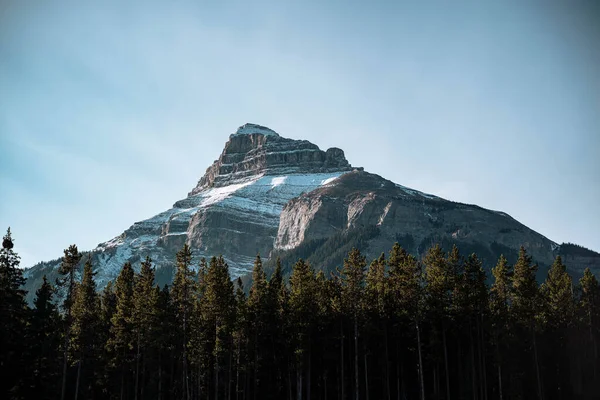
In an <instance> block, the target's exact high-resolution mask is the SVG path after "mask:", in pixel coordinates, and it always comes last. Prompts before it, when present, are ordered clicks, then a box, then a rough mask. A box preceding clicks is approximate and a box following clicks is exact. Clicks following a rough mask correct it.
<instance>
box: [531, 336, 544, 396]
mask: <svg viewBox="0 0 600 400" xmlns="http://www.w3.org/2000/svg"><path fill="white" fill-rule="evenodd" d="M531 335H532V337H533V355H534V358H535V374H536V377H537V386H538V398H539V399H540V400H544V393H543V391H542V379H541V376H540V364H539V361H538V351H537V340H536V339H535V331H534V330H533V328H532V329H531Z"/></svg>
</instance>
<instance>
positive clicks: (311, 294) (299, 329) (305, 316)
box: [289, 259, 317, 400]
mask: <svg viewBox="0 0 600 400" xmlns="http://www.w3.org/2000/svg"><path fill="white" fill-rule="evenodd" d="M316 293H317V291H316V282H315V273H314V270H313V269H312V267H311V266H310V265H309V264H308V263H307V262H305V261H304V260H302V259H300V260H298V262H297V263H296V264H295V265H294V268H293V270H292V275H291V277H290V295H289V307H290V325H291V330H292V332H294V337H293V343H294V344H293V346H294V355H295V361H296V366H295V369H296V400H302V399H303V398H304V397H303V395H302V393H303V389H304V379H303V378H304V377H308V376H310V367H311V362H312V360H311V357H312V353H311V346H310V345H311V337H312V334H313V332H314V328H315V326H314V325H315V317H316V313H317V304H316V299H317V296H316ZM307 379H308V378H307ZM307 391H308V389H307Z"/></svg>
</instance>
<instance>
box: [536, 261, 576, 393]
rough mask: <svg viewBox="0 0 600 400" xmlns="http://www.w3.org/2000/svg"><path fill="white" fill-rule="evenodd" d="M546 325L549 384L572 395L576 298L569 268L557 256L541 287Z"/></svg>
mask: <svg viewBox="0 0 600 400" xmlns="http://www.w3.org/2000/svg"><path fill="white" fill-rule="evenodd" d="M541 295H542V296H543V304H544V307H543V314H542V317H543V322H544V324H545V325H546V327H547V336H548V338H547V346H549V347H550V348H552V349H553V351H552V352H551V353H550V352H547V355H546V357H545V361H546V362H545V363H544V364H545V365H550V366H551V367H549V368H546V370H547V372H546V374H547V375H549V376H550V379H548V380H547V385H550V386H551V387H552V391H556V393H557V394H558V395H559V396H558V397H562V396H568V397H570V396H572V394H571V393H569V391H568V385H569V381H570V378H569V374H570V368H568V358H569V352H568V334H569V329H570V327H571V325H572V323H573V319H574V314H575V300H574V298H573V281H572V279H571V276H570V275H569V274H568V273H567V268H566V266H565V265H564V264H563V263H562V259H561V257H560V256H557V257H556V259H555V260H554V263H553V264H552V267H551V268H550V270H549V271H548V277H547V278H546V281H545V282H544V283H543V284H542V287H541Z"/></svg>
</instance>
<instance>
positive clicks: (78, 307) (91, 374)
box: [71, 257, 102, 400]
mask: <svg viewBox="0 0 600 400" xmlns="http://www.w3.org/2000/svg"><path fill="white" fill-rule="evenodd" d="M72 316H73V329H72V336H71V351H72V361H73V364H74V365H76V366H77V377H76V380H75V399H76V400H77V399H78V398H79V396H80V395H81V396H82V398H91V397H94V391H95V388H96V376H97V374H98V372H99V371H98V370H99V368H98V367H99V365H98V358H99V357H100V356H101V354H102V352H101V343H100V335H99V333H100V331H99V329H100V327H101V320H100V299H99V297H98V294H97V292H96V282H94V273H93V272H92V263H91V260H90V258H89V257H88V259H87V261H86V263H85V265H84V267H83V276H82V278H81V283H80V284H78V285H77V286H76V290H75V297H74V301H73V309H72ZM84 364H85V365H86V368H84Z"/></svg>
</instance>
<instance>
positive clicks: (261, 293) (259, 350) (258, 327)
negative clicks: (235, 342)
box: [248, 255, 272, 394]
mask: <svg viewBox="0 0 600 400" xmlns="http://www.w3.org/2000/svg"><path fill="white" fill-rule="evenodd" d="M268 307H269V293H268V286H267V278H266V274H265V271H264V269H263V265H262V260H261V259H260V255H257V256H256V260H255V261H254V268H253V270H252V286H251V287H250V293H249V295H248V319H249V324H250V337H249V340H250V348H249V349H248V350H249V352H250V355H251V359H252V373H253V375H254V377H253V392H254V393H255V394H258V393H261V392H264V393H269V392H272V391H271V390H268V389H267V388H266V387H265V384H267V385H268V383H269V381H268V380H269V378H270V377H269V376H268V374H267V373H266V372H267V371H266V368H267V365H265V364H266V363H267V362H268V361H267V359H268V358H269V356H270V354H268V353H269V349H268V347H267V346H268V341H269V340H270V338H269V337H268V335H269V333H270V332H269V329H268V328H269V327H268V323H269V321H268V319H269V314H268V313H269V309H268Z"/></svg>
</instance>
